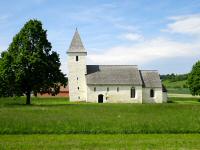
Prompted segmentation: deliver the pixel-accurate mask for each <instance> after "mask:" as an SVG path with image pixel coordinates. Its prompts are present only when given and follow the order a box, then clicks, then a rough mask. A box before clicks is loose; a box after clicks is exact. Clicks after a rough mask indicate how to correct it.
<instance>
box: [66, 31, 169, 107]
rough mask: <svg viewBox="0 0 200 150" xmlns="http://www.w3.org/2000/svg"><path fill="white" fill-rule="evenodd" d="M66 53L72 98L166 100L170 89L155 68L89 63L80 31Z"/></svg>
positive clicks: (141, 101)
mask: <svg viewBox="0 0 200 150" xmlns="http://www.w3.org/2000/svg"><path fill="white" fill-rule="evenodd" d="M67 54H68V85H69V98H70V101H73V102H74V101H85V102H94V103H163V102H166V101H167V91H166V89H165V88H164V87H163V85H162V83H161V80H160V76H159V73H158V71H156V70H139V69H138V67H137V66H136V65H87V63H86V57H87V51H86V50H85V48H84V46H83V43H82V41H81V38H80V35H79V33H78V31H77V30H76V32H75V34H74V37H73V39H72V42H71V45H70V47H69V49H68V51H67Z"/></svg>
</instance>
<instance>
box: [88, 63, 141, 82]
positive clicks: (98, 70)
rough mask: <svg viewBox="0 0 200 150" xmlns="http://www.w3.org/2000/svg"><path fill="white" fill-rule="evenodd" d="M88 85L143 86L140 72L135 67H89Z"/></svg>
mask: <svg viewBox="0 0 200 150" xmlns="http://www.w3.org/2000/svg"><path fill="white" fill-rule="evenodd" d="M86 80H87V84H92V85H97V84H98V85H100V84H108V85H109V84H123V85H142V80H141V77H140V72H139V70H138V68H137V66H134V65H87V75H86Z"/></svg>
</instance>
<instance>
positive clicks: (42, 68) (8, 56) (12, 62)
mask: <svg viewBox="0 0 200 150" xmlns="http://www.w3.org/2000/svg"><path fill="white" fill-rule="evenodd" d="M51 48H52V46H51V43H50V42H49V41H48V40H47V30H44V29H43V28H42V23H41V22H40V21H38V20H30V21H28V22H27V23H26V24H25V25H24V27H23V28H22V29H21V30H20V32H19V33H18V34H16V35H15V37H14V38H13V41H12V43H11V44H10V45H9V48H8V50H7V51H6V52H3V53H2V54H1V59H0V63H1V64H0V66H1V67H0V78H1V79H2V81H1V83H0V84H3V85H4V86H6V87H7V88H8V89H6V90H5V89H2V88H1V87H0V88H1V89H0V92H1V95H5V94H6V95H9V96H10V95H22V94H25V95H26V96H27V101H26V103H27V104H30V95H31V93H44V92H49V93H52V92H54V94H57V93H58V92H59V88H60V85H66V82H67V79H66V78H65V75H64V74H63V73H62V72H61V70H60V65H61V63H60V60H59V56H58V54H57V53H56V52H55V51H51ZM7 90H8V91H7Z"/></svg>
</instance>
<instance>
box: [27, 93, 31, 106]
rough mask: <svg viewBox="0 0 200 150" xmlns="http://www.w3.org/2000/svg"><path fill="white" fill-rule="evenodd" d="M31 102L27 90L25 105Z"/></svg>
mask: <svg viewBox="0 0 200 150" xmlns="http://www.w3.org/2000/svg"><path fill="white" fill-rule="evenodd" d="M30 104H31V92H30V91H28V92H27V93H26V105H30Z"/></svg>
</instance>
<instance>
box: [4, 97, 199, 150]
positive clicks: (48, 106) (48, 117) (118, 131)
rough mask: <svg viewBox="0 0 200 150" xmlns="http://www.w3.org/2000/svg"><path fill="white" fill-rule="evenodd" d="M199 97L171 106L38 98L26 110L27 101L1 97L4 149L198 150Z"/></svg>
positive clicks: (172, 101) (178, 100)
mask: <svg viewBox="0 0 200 150" xmlns="http://www.w3.org/2000/svg"><path fill="white" fill-rule="evenodd" d="M199 99H200V98H198V97H197V98H177V97H171V98H170V99H169V101H170V103H166V104H94V103H70V102H69V101H68V100H67V99H66V98H33V99H32V105H31V106H26V105H24V104H25V98H23V97H22V98H1V99H0V149H37V146H39V145H41V147H42V146H43V148H44V149H50V148H52V149H53V148H57V149H59V148H61V149H62V148H63V149H65V148H66V147H67V149H69V148H70V147H73V148H81V149H94V146H96V149H106V148H110V149H116V148H117V149H120V148H121V149H123V148H124V147H125V148H127V149H132V148H134V147H135V148H137V147H138V149H147V148H153V149H156V148H157V149H164V148H170V147H171V146H172V147H175V148H174V149H177V148H178V149H179V148H186V149H187V147H189V148H194V149H197V147H198V148H200V144H199V143H198V141H199V140H200V135H199V133H200V105H199V104H200V102H199ZM186 139H188V140H186ZM165 141H166V142H165ZM45 143H46V144H45ZM140 147H141V148H140Z"/></svg>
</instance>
